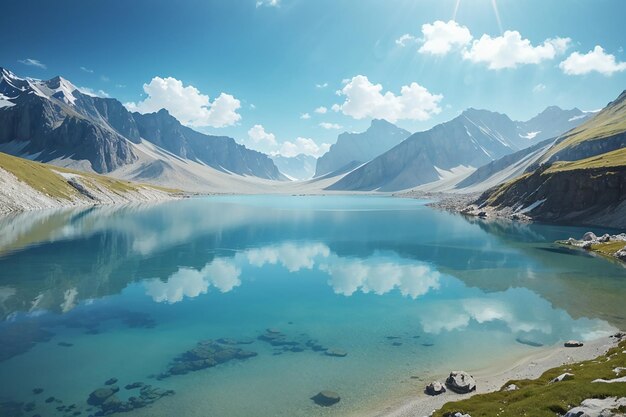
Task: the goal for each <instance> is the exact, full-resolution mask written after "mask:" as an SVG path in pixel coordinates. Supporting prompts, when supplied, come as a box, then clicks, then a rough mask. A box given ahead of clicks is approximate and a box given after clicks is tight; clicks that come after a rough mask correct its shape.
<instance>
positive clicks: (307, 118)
mask: <svg viewBox="0 0 626 417" xmlns="http://www.w3.org/2000/svg"><path fill="white" fill-rule="evenodd" d="M300 118H301V119H303V120H309V119H310V118H311V115H310V114H309V113H302V114H301V115H300Z"/></svg>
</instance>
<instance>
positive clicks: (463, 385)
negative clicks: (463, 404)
mask: <svg viewBox="0 0 626 417" xmlns="http://www.w3.org/2000/svg"><path fill="white" fill-rule="evenodd" d="M446 386H447V387H448V388H450V389H451V390H452V391H454V392H456V393H458V394H467V393H468V392H471V391H474V390H475V389H476V381H475V380H474V377H473V376H471V375H470V374H468V373H467V372H464V371H453V372H450V376H448V379H446Z"/></svg>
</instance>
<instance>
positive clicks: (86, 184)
mask: <svg viewBox="0 0 626 417" xmlns="http://www.w3.org/2000/svg"><path fill="white" fill-rule="evenodd" d="M178 194H180V193H179V192H178V191H177V190H171V189H166V188H161V187H155V186H150V185H145V184H139V183H133V182H128V181H120V180H116V179H113V178H109V177H105V176H102V175H97V174H92V173H85V172H79V171H74V170H69V169H66V168H61V167H57V166H53V165H49V164H43V163H40V162H34V161H30V160H27V159H23V158H18V157H15V156H11V155H7V154H5V153H1V152H0V213H8V212H12V211H20V210H31V209H39V208H56V207H69V206H79V205H95V204H110V203H127V202H134V201H153V200H164V199H169V198H175V197H176V196H177V195H178Z"/></svg>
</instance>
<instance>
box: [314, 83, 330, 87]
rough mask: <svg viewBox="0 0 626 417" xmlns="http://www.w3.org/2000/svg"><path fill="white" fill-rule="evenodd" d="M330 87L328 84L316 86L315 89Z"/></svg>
mask: <svg viewBox="0 0 626 417" xmlns="http://www.w3.org/2000/svg"><path fill="white" fill-rule="evenodd" d="M326 87H328V83H322V84H315V88H326Z"/></svg>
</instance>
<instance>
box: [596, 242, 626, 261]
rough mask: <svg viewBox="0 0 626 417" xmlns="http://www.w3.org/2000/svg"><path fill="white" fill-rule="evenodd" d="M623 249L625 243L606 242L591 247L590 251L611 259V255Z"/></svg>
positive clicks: (625, 245)
mask: <svg viewBox="0 0 626 417" xmlns="http://www.w3.org/2000/svg"><path fill="white" fill-rule="evenodd" d="M623 247H626V242H606V243H597V244H595V245H591V250H592V251H594V252H598V253H600V254H602V255H605V256H610V257H611V258H613V254H614V253H615V252H617V251H618V250H620V249H622V248H623Z"/></svg>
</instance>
